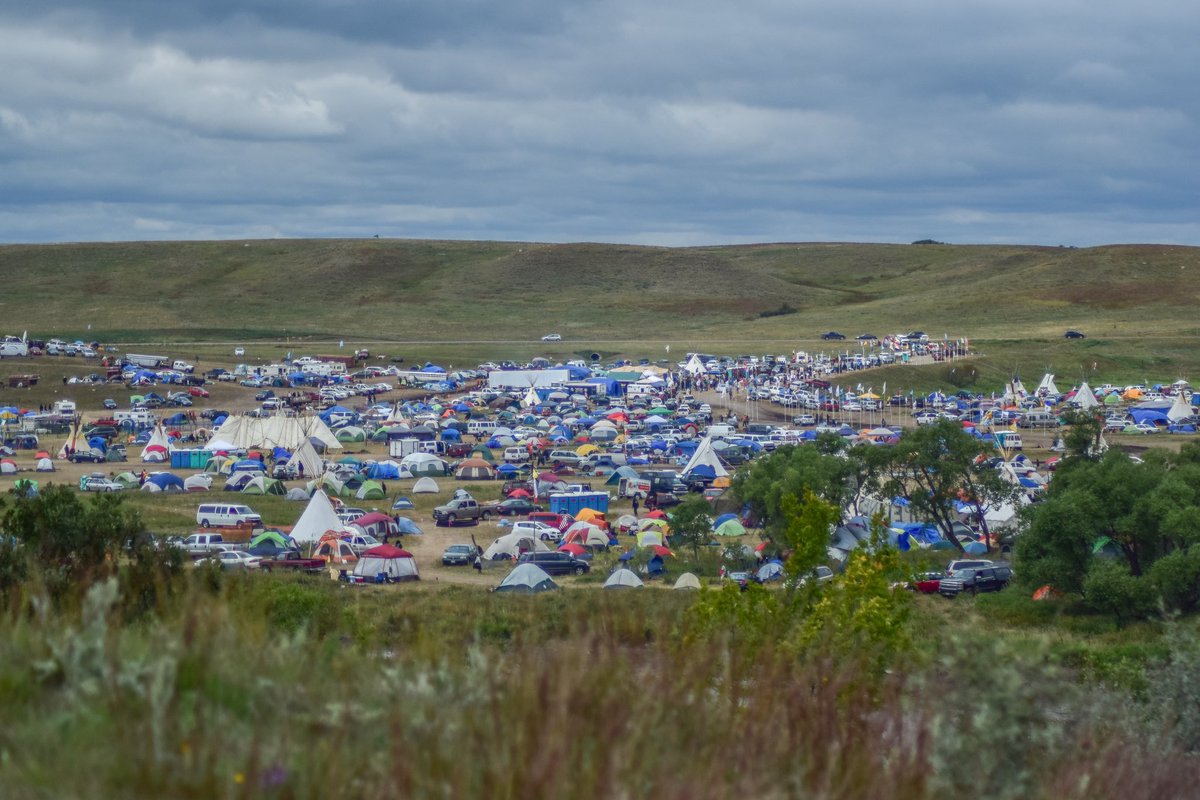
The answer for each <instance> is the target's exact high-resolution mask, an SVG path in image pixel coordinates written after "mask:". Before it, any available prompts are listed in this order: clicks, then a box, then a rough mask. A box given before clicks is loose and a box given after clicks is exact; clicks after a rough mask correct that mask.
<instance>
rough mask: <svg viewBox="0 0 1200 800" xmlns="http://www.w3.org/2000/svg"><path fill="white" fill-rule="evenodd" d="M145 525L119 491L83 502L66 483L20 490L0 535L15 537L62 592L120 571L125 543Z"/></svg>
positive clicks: (0, 521)
mask: <svg viewBox="0 0 1200 800" xmlns="http://www.w3.org/2000/svg"><path fill="white" fill-rule="evenodd" d="M140 529H141V523H140V521H139V519H138V517H137V515H136V514H135V513H134V512H133V511H131V510H130V509H128V508H126V507H124V506H123V504H122V498H121V497H119V496H116V495H107V494H106V495H96V496H94V497H91V498H89V501H88V502H86V503H85V502H83V501H82V500H81V499H80V497H79V495H78V494H76V493H75V492H74V491H72V490H71V489H70V488H69V487H67V486H48V487H46V488H45V489H44V490H42V492H41V493H40V494H38V495H36V496H32V497H31V496H28V495H17V496H16V497H15V498H14V501H13V503H12V505H11V507H8V508H6V509H5V511H4V514H3V517H0V537H3V538H7V539H9V540H11V541H12V542H15V543H16V544H17V546H19V547H20V549H21V550H22V551H23V552H24V553H25V554H26V556H27V557H28V558H29V559H30V560H31V561H32V562H33V563H34V564H36V565H37V566H38V567H39V568H40V569H41V571H42V574H43V576H44V577H45V579H46V582H47V585H48V586H49V587H50V590H51V592H52V593H53V594H54V595H55V596H58V597H62V596H65V595H66V594H68V593H69V592H71V591H73V590H77V589H79V588H82V587H84V586H86V585H88V584H90V583H91V582H92V581H94V580H96V579H98V578H101V577H106V576H108V575H111V574H113V573H114V572H115V571H116V565H117V555H118V554H119V551H120V547H121V544H122V543H124V542H125V541H127V540H128V539H130V538H132V537H133V536H135V535H136V534H137V533H138V532H139V530H140Z"/></svg>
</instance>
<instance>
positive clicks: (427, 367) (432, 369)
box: [421, 362, 446, 372]
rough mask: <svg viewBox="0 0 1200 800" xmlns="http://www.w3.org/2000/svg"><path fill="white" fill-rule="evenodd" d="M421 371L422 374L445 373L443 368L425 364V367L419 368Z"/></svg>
mask: <svg viewBox="0 0 1200 800" xmlns="http://www.w3.org/2000/svg"><path fill="white" fill-rule="evenodd" d="M421 371H422V372H445V371H446V369H445V367H439V366H438V365H437V364H430V363H428V362H426V363H425V366H424V367H422V368H421Z"/></svg>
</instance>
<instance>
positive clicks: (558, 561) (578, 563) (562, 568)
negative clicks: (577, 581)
mask: <svg viewBox="0 0 1200 800" xmlns="http://www.w3.org/2000/svg"><path fill="white" fill-rule="evenodd" d="M517 561H518V562H519V563H521V564H537V565H538V566H539V567H541V568H542V569H543V570H545V572H546V574H547V575H582V574H583V573H585V572H588V571H590V570H591V568H592V567H591V565H590V564H588V563H587V562H586V561H583V560H582V559H578V558H576V557H575V556H573V555H571V554H570V553H559V552H551V553H526V554H525V555H523V556H521V557H520V558H518V559H517Z"/></svg>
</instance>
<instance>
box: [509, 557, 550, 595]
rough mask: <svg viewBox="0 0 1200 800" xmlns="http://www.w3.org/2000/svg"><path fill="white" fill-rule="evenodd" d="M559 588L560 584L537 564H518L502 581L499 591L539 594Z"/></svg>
mask: <svg viewBox="0 0 1200 800" xmlns="http://www.w3.org/2000/svg"><path fill="white" fill-rule="evenodd" d="M557 588H558V584H557V583H555V582H554V580H553V579H552V578H551V577H550V576H549V575H547V574H546V571H545V570H544V569H542V568H541V567H539V566H538V565H537V564H518V565H517V566H516V568H515V569H513V571H512V572H510V573H508V575H506V576H505V577H504V580H502V581H500V585H499V586H497V587H496V591H497V592H513V593H515V594H537V593H539V592H549V591H553V590H554V589H557Z"/></svg>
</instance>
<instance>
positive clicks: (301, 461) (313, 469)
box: [287, 439, 325, 478]
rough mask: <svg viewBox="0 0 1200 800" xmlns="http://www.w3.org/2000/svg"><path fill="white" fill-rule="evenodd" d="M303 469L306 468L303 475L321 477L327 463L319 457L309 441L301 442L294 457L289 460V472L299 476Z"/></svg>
mask: <svg viewBox="0 0 1200 800" xmlns="http://www.w3.org/2000/svg"><path fill="white" fill-rule="evenodd" d="M301 467H303V468H304V473H303V474H304V475H306V476H308V477H310V478H312V477H316V476H317V475H320V474H321V471H322V470H324V469H325V462H324V461H323V460H322V459H321V457H320V456H319V455H317V451H316V449H314V448H313V446H312V442H310V441H309V440H308V439H305V440H304V441H303V442H301V443H300V446H299V447H297V448H296V451H295V452H294V453H293V454H292V457H291V458H289V459H288V460H287V469H288V470H289V471H291V472H295V473H297V474H299V473H300V468H301Z"/></svg>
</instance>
